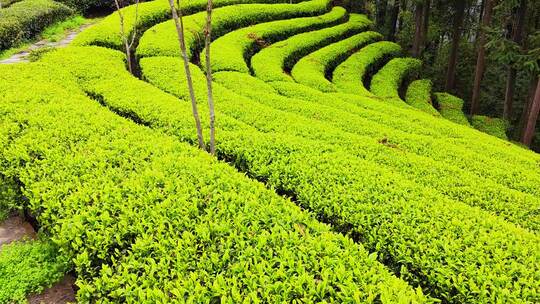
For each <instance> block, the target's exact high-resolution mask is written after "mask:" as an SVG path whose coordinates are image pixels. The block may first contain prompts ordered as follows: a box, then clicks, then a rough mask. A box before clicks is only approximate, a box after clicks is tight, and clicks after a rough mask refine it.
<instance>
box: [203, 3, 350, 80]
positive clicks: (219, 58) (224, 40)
mask: <svg viewBox="0 0 540 304" xmlns="http://www.w3.org/2000/svg"><path fill="white" fill-rule="evenodd" d="M346 16H347V12H346V11H345V9H343V8H341V7H335V8H334V9H332V11H331V12H329V13H327V14H325V15H321V16H315V17H303V18H294V19H287V20H279V21H273V22H267V23H261V24H257V25H253V26H249V27H246V28H242V29H240V30H236V31H234V32H231V33H229V34H226V35H224V36H223V37H220V38H218V39H217V40H216V41H214V42H213V43H212V46H211V50H212V54H211V58H212V70H213V71H214V72H218V71H238V72H243V73H249V67H248V64H247V63H248V62H250V59H251V57H252V56H253V54H255V53H257V52H258V51H259V50H260V49H262V48H265V47H267V46H268V45H270V44H272V43H274V42H276V41H279V40H283V39H286V38H287V37H289V36H290V35H293V34H296V33H299V32H305V31H311V30H316V29H320V28H324V27H326V26H332V25H335V24H338V23H341V22H343V21H344V20H345V18H346ZM205 51H206V49H205V50H203V51H202V52H201V55H200V58H201V66H205V64H206V57H205Z"/></svg>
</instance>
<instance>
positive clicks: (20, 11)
mask: <svg viewBox="0 0 540 304" xmlns="http://www.w3.org/2000/svg"><path fill="white" fill-rule="evenodd" d="M72 14H73V10H72V9H70V8H69V7H67V6H65V5H63V4H61V3H57V2H54V1H51V0H24V1H21V2H17V3H15V4H13V5H11V6H9V7H7V8H5V9H1V10H0V50H4V49H8V48H10V47H13V46H16V45H17V44H20V43H22V42H23V41H25V40H28V39H32V38H34V37H36V36H37V35H38V34H39V33H41V31H42V30H43V29H44V28H45V27H47V26H48V25H51V24H53V23H55V22H58V21H61V20H64V19H66V18H67V17H69V16H71V15H72Z"/></svg>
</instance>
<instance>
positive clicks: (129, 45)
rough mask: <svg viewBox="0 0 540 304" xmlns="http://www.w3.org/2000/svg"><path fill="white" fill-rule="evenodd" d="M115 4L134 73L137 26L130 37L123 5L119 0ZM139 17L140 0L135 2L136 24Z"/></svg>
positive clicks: (127, 57) (129, 67)
mask: <svg viewBox="0 0 540 304" xmlns="http://www.w3.org/2000/svg"><path fill="white" fill-rule="evenodd" d="M114 4H115V5H116V11H117V12H118V17H119V18H120V35H121V36H122V42H123V44H124V49H125V52H126V60H127V65H128V70H129V72H130V73H131V74H133V63H132V61H131V60H132V59H131V48H132V47H133V44H134V43H135V38H136V37H137V26H135V27H134V30H133V33H131V37H128V35H126V31H125V26H124V13H123V12H122V7H121V5H120V3H119V2H118V0H114ZM138 19H139V0H137V1H136V2H135V25H136V24H137V20H138Z"/></svg>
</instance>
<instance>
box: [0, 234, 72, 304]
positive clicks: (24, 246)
mask: <svg viewBox="0 0 540 304" xmlns="http://www.w3.org/2000/svg"><path fill="white" fill-rule="evenodd" d="M69 267H70V264H69V262H68V260H67V259H66V258H64V257H62V256H61V255H60V253H59V252H58V248H57V247H56V246H55V245H53V244H52V243H51V242H49V241H28V242H15V243H11V244H8V245H2V246H1V248H0V286H2V288H0V303H27V302H28V301H27V300H26V298H27V297H28V295H30V294H31V293H39V292H41V291H43V289H44V288H47V287H50V286H51V285H52V284H54V283H56V282H58V281H60V279H61V278H62V277H63V276H64V274H65V273H66V272H67V271H68V269H69Z"/></svg>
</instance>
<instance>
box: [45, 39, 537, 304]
mask: <svg viewBox="0 0 540 304" xmlns="http://www.w3.org/2000/svg"><path fill="white" fill-rule="evenodd" d="M88 53H91V54H93V57H94V58H93V59H90V60H85V59H86V58H88V57H89V56H88V55H87V54H88ZM100 54H101V55H100ZM52 55H53V54H48V55H46V57H45V58H44V60H45V61H46V62H51V63H54V62H60V61H59V60H61V62H64V64H66V65H69V66H70V70H71V71H72V72H73V73H74V74H75V75H76V76H77V77H78V78H79V79H80V83H79V85H81V86H82V87H83V88H84V89H85V90H87V92H88V93H89V94H92V95H94V96H99V97H100V100H101V102H102V103H103V104H105V105H107V106H108V107H109V108H111V109H113V110H115V111H117V112H119V113H123V114H124V115H128V116H130V117H134V118H136V119H137V120H138V121H139V122H141V123H143V124H145V125H147V126H150V127H152V128H155V129H156V130H160V131H162V132H165V133H167V134H171V135H175V136H177V137H178V138H180V139H182V140H188V141H194V140H196V139H195V138H194V132H193V123H192V119H191V116H190V115H189V114H187V115H186V113H190V105H189V102H186V101H184V102H181V103H179V102H178V101H177V100H176V99H175V98H170V97H166V96H168V95H166V94H163V93H162V92H160V91H159V90H156V89H155V88H153V87H152V86H150V85H148V84H145V83H143V82H141V81H139V80H137V79H135V78H133V77H131V76H129V75H128V74H127V72H125V71H122V72H120V70H121V69H122V68H123V62H122V60H121V59H120V58H118V57H116V59H115V58H114V57H115V56H111V55H112V54H111V53H110V52H107V51H99V50H98V49H87V50H82V49H81V50H75V49H71V50H69V52H67V51H66V50H64V52H58V53H57V54H56V58H55V56H52ZM68 55H69V56H68ZM101 56H103V57H102V58H101ZM98 57H99V58H100V60H99V62H100V63H101V64H100V65H98V66H97V65H95V64H94V61H93V60H96V58H98ZM177 60H178V59H177V58H158V57H156V58H148V59H144V60H142V61H141V64H142V67H143V74H144V76H145V77H146V78H147V79H148V80H150V81H152V83H153V84H155V85H158V86H160V87H162V88H164V89H165V90H169V91H171V92H174V93H175V94H177V96H179V97H184V96H186V94H187V92H186V91H185V88H184V85H183V84H182V83H180V82H179V81H178V80H177V77H178V75H181V71H182V68H181V66H179V65H178V64H173V63H174V62H177ZM171 63H172V64H171ZM194 73H195V74H194V77H195V84H196V87H197V94H198V96H199V97H202V96H204V94H206V92H205V91H206V90H205V88H204V75H203V74H202V73H201V71H198V72H196V69H195V70H194ZM215 89H216V102H217V105H218V109H220V111H222V110H221V109H224V110H223V111H226V112H225V113H224V112H219V113H218V115H219V117H221V119H220V125H219V126H218V128H219V130H220V132H219V134H220V135H219V136H220V137H219V140H218V146H217V148H218V154H219V156H220V157H221V158H223V159H225V160H228V161H230V162H232V163H233V164H234V165H235V166H236V167H237V168H239V169H240V170H242V171H245V172H247V173H248V174H249V176H251V177H254V178H257V179H260V180H264V181H265V182H266V183H267V185H268V186H269V187H273V188H274V189H277V190H278V191H280V192H282V193H287V194H289V195H292V196H294V197H295V198H296V200H297V202H298V203H299V204H300V205H301V206H302V207H304V208H307V209H309V210H311V211H312V212H314V213H315V214H316V215H317V216H319V217H320V218H323V219H326V220H327V221H329V222H331V223H332V224H333V225H334V227H335V229H337V230H340V231H343V232H351V235H353V236H355V238H356V239H357V240H359V241H361V242H362V243H363V244H364V245H365V246H366V247H367V248H368V249H370V250H374V251H377V252H378V254H379V259H380V260H381V261H384V262H385V263H386V264H387V265H389V266H391V267H392V268H393V269H394V270H395V271H397V272H399V273H400V274H401V275H402V276H403V277H404V278H406V279H407V280H409V281H410V282H412V283H413V284H415V285H416V284H420V285H421V286H422V287H423V288H424V289H425V290H426V291H427V292H429V293H430V294H432V295H434V296H436V297H440V298H442V299H444V300H446V301H449V302H450V301H453V302H471V301H474V302H496V301H518V300H523V301H534V300H535V299H536V297H537V295H536V294H535V292H534V290H536V289H537V288H538V280H536V279H535V278H537V277H538V273H539V271H540V270H539V266H538V261H537V258H536V252H538V250H539V248H538V246H539V244H540V243H539V242H538V241H539V240H538V237H537V236H536V234H535V233H532V232H529V231H527V230H524V229H522V228H519V227H517V226H515V225H513V224H509V223H508V222H506V221H504V220H502V219H501V218H499V217H496V216H493V215H491V214H490V213H489V212H486V211H483V210H481V209H479V208H476V207H470V206H467V205H465V204H464V203H462V202H460V201H457V200H451V199H448V198H446V197H444V196H443V195H442V194H441V193H439V192H438V191H437V189H433V188H426V187H423V186H421V185H419V184H417V183H416V182H414V181H411V180H410V179H407V178H404V177H403V176H402V175H400V174H398V173H396V172H394V171H393V170H391V169H389V168H386V167H381V166H380V165H378V164H376V163H374V162H372V161H370V160H369V159H367V158H366V159H363V158H361V157H357V156H355V155H351V154H350V150H346V149H343V146H337V145H335V144H330V142H328V141H325V140H313V139H309V138H307V137H304V136H305V134H308V133H309V128H308V127H309V125H305V124H304V126H303V127H302V128H305V129H306V130H295V129H294V127H300V124H298V125H296V126H292V127H291V129H289V133H290V132H292V131H293V130H295V132H302V133H291V134H303V135H302V136H294V135H291V134H288V133H287V134H284V133H282V132H281V131H279V130H280V129H281V130H283V129H282V128H284V127H283V126H280V124H281V125H283V124H284V125H287V124H288V123H290V122H292V121H291V120H290V119H287V120H285V121H275V120H266V119H264V118H265V117H275V115H277V114H278V113H281V114H285V115H286V116H289V117H291V118H294V119H297V118H298V119H299V118H300V117H299V116H297V115H293V114H292V113H287V112H285V111H280V112H276V111H275V110H272V108H270V107H268V106H262V105H258V106H257V104H256V103H254V102H253V101H250V100H249V99H246V98H242V97H241V96H239V95H237V94H233V93H232V92H230V91H228V90H225V89H224V88H220V86H219V85H217V84H216V87H215ZM204 104H205V103H204V102H201V111H205V108H204ZM227 104H231V105H230V107H229V106H227V107H226V105H227ZM235 104H236V108H233V106H234V105H235ZM252 106H253V108H251V107H252ZM79 107H80V106H79ZM227 109H228V110H227ZM235 109H236V110H235ZM261 109H266V110H268V112H260V110H261ZM398 109H399V108H396V107H394V108H393V110H394V116H395V113H396V111H398ZM399 111H401V110H399ZM409 111H410V112H407V111H406V110H404V112H403V113H404V114H405V115H416V118H417V121H420V122H422V121H426V122H428V121H429V122H432V123H433V124H434V125H435V126H431V125H430V126H429V127H430V128H435V129H443V128H452V126H453V125H452V124H449V123H446V122H445V121H444V120H440V119H437V118H434V117H431V116H429V115H427V114H425V113H422V112H419V111H416V110H409ZM413 113H414V114H413ZM240 118H241V119H240ZM103 119H106V118H103ZM437 121H438V123H437ZM265 122H266V123H267V125H265ZM309 122H313V121H311V120H310V121H309ZM206 123H207V121H206V119H205V125H206ZM250 125H253V126H250ZM419 125H420V123H419ZM437 125H438V127H437ZM262 128H264V130H263V129H262ZM272 128H275V130H276V131H275V132H273V131H271V130H272ZM425 128H426V129H427V128H428V127H427V126H426V127H425ZM456 128H457V127H456ZM460 128H461V129H460ZM460 128H458V130H460V131H462V132H463V133H465V134H468V133H470V131H467V130H468V129H464V128H462V127H460ZM257 129H260V130H261V131H262V132H261V131H257ZM328 130H330V131H329V132H332V131H331V128H328ZM475 133H478V132H476V131H475ZM316 135H320V134H316ZM334 135H337V134H335V133H334ZM329 136H330V135H328V136H327V138H329ZM343 136H345V135H343ZM470 136H471V137H472V136H473V135H472V134H471V135H470ZM351 138H352V137H351ZM426 138H427V137H426ZM481 138H482V140H483V141H487V142H489V144H491V143H493V144H494V146H493V147H492V148H490V149H488V151H486V152H485V154H483V155H488V154H489V153H490V152H495V151H496V149H497V148H496V147H497V146H498V145H499V144H498V142H496V141H493V140H492V139H491V137H489V136H485V137H482V136H481ZM373 140H376V139H373ZM379 140H380V139H379ZM477 140H478V138H477ZM126 142H131V140H128V139H126ZM141 142H146V141H145V140H141ZM349 143H350V142H349ZM392 144H393V143H392V142H389V141H388V140H387V141H382V140H381V141H380V143H379V145H380V146H381V148H385V149H394V148H395V147H393V146H392ZM419 144H420V145H421V146H429V144H426V143H424V142H420V143H419ZM109 146H113V147H114V146H116V145H114V144H112V145H111V144H109ZM161 146H163V145H161ZM399 148H401V147H399ZM403 148H405V147H403ZM482 148H483V147H482ZM516 149H517V148H516ZM176 150H178V148H176ZM463 151H464V154H466V150H465V149H463ZM506 151H507V152H506V153H510V154H512V155H513V156H516V157H517V158H515V159H514V160H513V162H514V163H515V164H516V167H520V165H519V161H518V159H520V158H521V157H520V156H519V153H522V154H527V153H529V152H527V151H525V150H523V149H517V150H514V149H512V148H510V149H509V150H506ZM497 153H499V152H497ZM122 155H124V154H123V153H122ZM528 156H529V155H528V154H527V158H528ZM156 157H158V156H156ZM500 157H504V156H503V155H502V154H501V156H500ZM486 158H489V157H486ZM159 159H162V158H159ZM172 159H174V161H172V162H174V163H175V164H178V165H183V164H184V163H185V161H182V159H181V158H178V157H176V158H172ZM499 159H500V158H499ZM533 159H534V160H532V161H533V162H535V161H537V158H534V157H533ZM483 160H484V159H482V161H483ZM530 161H531V160H530ZM129 164H132V162H129ZM504 165H505V166H507V163H504ZM200 166H201V165H200V164H197V166H195V167H194V168H199V167H200ZM158 167H159V166H158ZM523 168H525V167H523ZM529 168H530V167H529ZM485 169H487V170H491V168H485ZM194 170H195V169H194ZM525 170H526V171H527V169H525ZM171 171H173V172H181V170H178V169H176V170H175V169H173V170H171ZM120 172H123V171H120ZM526 174H528V175H530V176H531V178H533V179H534V176H536V175H535V173H534V172H532V171H530V170H528V171H527V173H526ZM211 180H220V178H212V179H211ZM529 180H531V179H529ZM93 184H95V181H94V182H93ZM98 184H99V183H98ZM403 189H406V191H404V190H403ZM147 191H148V190H147V189H145V191H144V192H145V193H146V192H147ZM195 193H198V192H195ZM203 196H204V197H207V196H206V195H203ZM119 199H120V198H119ZM109 205H110V204H109ZM190 205H193V203H190ZM536 206H538V204H536ZM219 209H220V208H216V210H219ZM247 209H249V210H255V209H254V208H247ZM170 212H171V211H170V210H169V211H168V212H167V213H168V214H170ZM113 214H114V213H113ZM212 218H221V217H220V216H213V214H212ZM273 218H274V219H278V218H281V216H274V217H273ZM203 222H205V223H206V221H203ZM185 225H186V227H189V225H190V224H189V223H186V224H185ZM156 229H159V228H158V227H156ZM116 230H118V229H116ZM141 230H143V228H141ZM175 230H177V229H171V231H175ZM229 230H230V229H228V228H226V229H223V231H229ZM143 231H144V230H143ZM220 231H221V230H220ZM73 233H74V235H79V234H80V233H84V231H82V232H80V231H74V232H73ZM115 233H118V232H117V231H115ZM173 233H174V235H175V236H176V237H177V236H178V234H177V233H176V232H173ZM205 235H207V234H205ZM211 235H212V234H211ZM254 235H257V234H254ZM186 237H187V236H186ZM119 239H120V240H122V239H123V238H122V237H119ZM152 239H153V238H152V235H150V236H149V237H148V238H145V239H144V240H141V243H138V245H137V246H136V247H135V248H140V253H138V255H137V256H140V257H143V256H148V250H152V248H155V247H154V246H153V245H152V243H150V241H151V240H152ZM173 243H174V246H177V247H178V240H176V241H174V242H173ZM191 243H193V241H192V240H191V238H187V239H186V244H191ZM213 243H214V242H212V241H210V244H213ZM183 244H184V243H182V246H183ZM182 246H180V247H181V248H182ZM97 247H98V248H103V246H97ZM158 248H162V250H163V252H170V251H169V250H168V248H163V247H158ZM205 248H207V247H205ZM210 248H213V247H210ZM464 248H467V249H466V250H464ZM500 248H506V250H505V251H501V250H500ZM203 252H204V251H203ZM206 256H207V255H205V257H206ZM495 256H496V258H494V257H495ZM217 257H221V255H219V254H217ZM127 259H128V260H129V261H130V262H129V263H128V264H126V266H118V267H115V268H114V269H107V268H105V269H104V270H103V272H102V273H101V275H102V277H103V279H102V280H101V281H100V282H99V284H96V286H104V285H103V284H109V285H107V286H112V287H110V288H111V289H107V290H120V292H122V290H125V289H124V288H123V286H125V285H126V284H129V286H139V285H138V284H140V282H139V280H140V279H139V278H140V277H141V276H140V274H139V273H140V272H139V270H143V269H149V268H150V269H156V268H155V267H154V266H152V265H162V264H161V263H163V265H165V266H164V267H166V269H170V266H169V263H170V262H169V261H170V260H165V261H162V260H159V262H158V263H157V264H156V262H155V259H153V258H151V259H148V261H147V263H142V264H141V263H139V264H133V263H135V262H133V263H131V261H136V260H137V259H133V260H132V258H130V257H128V258H127ZM179 259H181V260H182V257H179ZM177 260H178V259H176V255H175V257H173V258H172V261H177ZM478 261H482V262H481V264H480V265H479V264H478ZM216 263H219V260H217V262H216ZM130 265H131V266H130ZM137 265H139V266H137ZM201 265H206V264H204V263H199V264H198V266H197V267H201ZM197 267H194V268H189V269H197ZM183 269H184V268H183ZM117 270H118V275H115V274H114V273H115V271H117ZM464 270H466V271H464ZM111 272H113V273H112V274H111ZM128 273H129V274H133V275H128ZM134 273H137V275H136V274H134ZM204 273H208V271H207V270H204ZM212 273H214V272H212ZM236 273H239V272H236ZM287 277H288V276H284V278H287ZM111 278H112V279H114V280H111ZM518 278H519V279H518ZM118 280H120V282H119V281H118ZM180 281H181V282H184V281H185V282H188V281H189V280H187V279H186V280H180ZM204 281H206V280H204ZM221 281H222V280H220V282H221ZM118 282H119V283H118ZM189 282H194V283H193V284H195V285H191V287H192V288H191V289H190V290H198V288H201V287H198V285H196V282H199V280H191V281H189ZM225 282H227V281H226V280H225ZM516 284H517V285H516ZM254 285H257V284H254ZM205 286H206V285H205ZM218 286H222V284H221V283H219V285H218ZM484 286H490V287H489V293H488V292H486V290H487V289H486V288H485V287H484ZM355 288H357V287H355ZM182 290H184V289H179V291H180V292H179V294H180V295H183V294H184V293H183V292H182ZM205 290H206V289H205ZM218 290H225V291H226V290H229V287H227V288H225V289H218ZM86 291H87V292H88V293H90V292H92V291H94V289H86ZM156 292H158V291H157V290H156ZM160 295H161V294H160Z"/></svg>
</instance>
